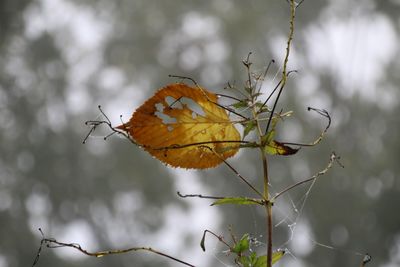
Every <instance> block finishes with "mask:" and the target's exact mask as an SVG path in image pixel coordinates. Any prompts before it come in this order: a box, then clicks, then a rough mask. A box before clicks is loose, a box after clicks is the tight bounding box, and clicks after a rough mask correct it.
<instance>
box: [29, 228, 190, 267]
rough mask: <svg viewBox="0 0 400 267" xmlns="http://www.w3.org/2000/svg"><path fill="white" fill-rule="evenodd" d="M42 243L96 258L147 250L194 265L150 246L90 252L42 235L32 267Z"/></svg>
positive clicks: (76, 245) (77, 245) (37, 260)
mask: <svg viewBox="0 0 400 267" xmlns="http://www.w3.org/2000/svg"><path fill="white" fill-rule="evenodd" d="M39 231H40V233H41V234H42V236H43V232H42V230H41V229H39ZM43 245H45V246H46V247H47V248H63V247H69V248H73V249H76V250H78V251H79V252H81V253H83V254H85V255H87V256H91V257H96V258H100V257H104V256H109V255H115V254H124V253H128V252H136V251H141V250H144V251H148V252H151V253H154V254H157V255H159V256H162V257H165V258H168V259H171V260H173V261H176V262H179V263H181V264H183V265H186V266H191V267H195V265H192V264H190V263H187V262H185V261H183V260H180V259H178V258H175V257H173V256H171V255H168V254H165V253H163V252H160V251H158V250H155V249H153V248H151V247H131V248H126V249H112V250H104V251H98V252H90V251H88V250H86V249H84V248H82V247H81V245H79V244H76V243H64V242H59V241H57V240H55V239H53V238H45V237H44V236H43V238H42V240H41V241H40V247H39V249H38V252H37V254H36V257H35V260H34V262H33V264H32V267H34V266H35V265H36V264H37V263H38V262H39V258H40V253H41V251H42V247H43Z"/></svg>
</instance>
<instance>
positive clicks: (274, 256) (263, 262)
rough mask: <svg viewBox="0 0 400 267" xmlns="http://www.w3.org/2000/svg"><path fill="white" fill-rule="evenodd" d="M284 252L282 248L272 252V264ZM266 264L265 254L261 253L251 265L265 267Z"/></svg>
mask: <svg viewBox="0 0 400 267" xmlns="http://www.w3.org/2000/svg"><path fill="white" fill-rule="evenodd" d="M284 254H285V251H284V250H278V251H275V252H273V253H272V264H275V263H276V262H278V261H279V260H280V259H281V258H282V257H283V255H284ZM266 265H267V255H262V256H260V257H258V258H257V261H256V262H255V263H254V264H253V265H252V266H253V267H265V266H266Z"/></svg>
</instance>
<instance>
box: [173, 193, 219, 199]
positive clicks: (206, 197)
mask: <svg viewBox="0 0 400 267" xmlns="http://www.w3.org/2000/svg"><path fill="white" fill-rule="evenodd" d="M176 193H177V195H178V196H179V197H181V198H188V197H197V198H205V199H224V198H226V197H215V196H204V195H202V194H181V192H179V191H177V192H176Z"/></svg>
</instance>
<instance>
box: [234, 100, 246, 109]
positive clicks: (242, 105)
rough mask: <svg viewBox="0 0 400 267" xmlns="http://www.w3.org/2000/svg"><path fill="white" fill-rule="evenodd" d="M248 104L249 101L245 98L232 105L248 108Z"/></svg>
mask: <svg viewBox="0 0 400 267" xmlns="http://www.w3.org/2000/svg"><path fill="white" fill-rule="evenodd" d="M248 106H249V105H248V104H247V101H244V100H242V101H240V102H236V103H234V104H232V107H234V108H247V107H248Z"/></svg>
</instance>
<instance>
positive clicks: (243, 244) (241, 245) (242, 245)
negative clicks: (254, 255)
mask: <svg viewBox="0 0 400 267" xmlns="http://www.w3.org/2000/svg"><path fill="white" fill-rule="evenodd" d="M248 249H249V234H244V235H243V237H242V238H241V239H240V241H239V242H238V243H236V245H235V246H234V247H233V248H232V252H234V253H236V254H241V253H243V252H245V251H246V250H248Z"/></svg>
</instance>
